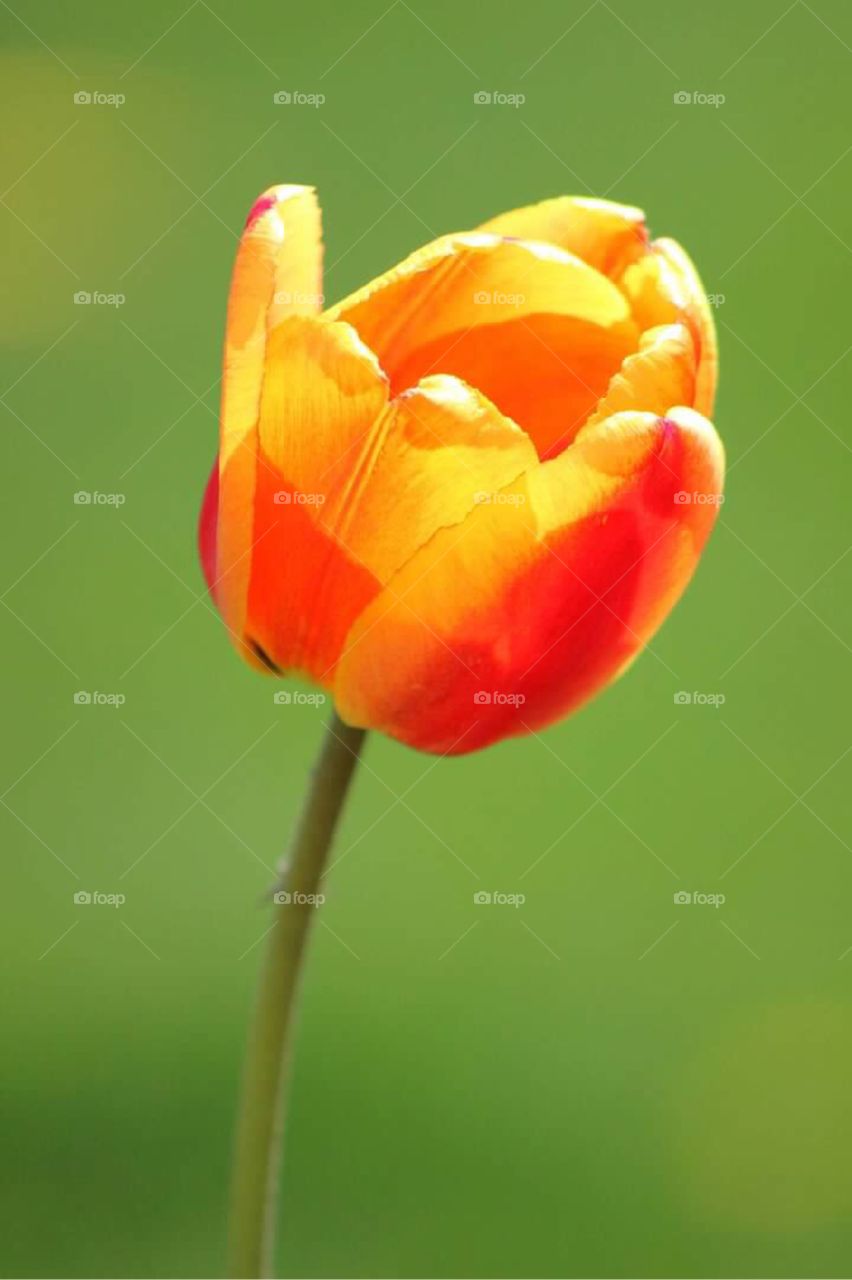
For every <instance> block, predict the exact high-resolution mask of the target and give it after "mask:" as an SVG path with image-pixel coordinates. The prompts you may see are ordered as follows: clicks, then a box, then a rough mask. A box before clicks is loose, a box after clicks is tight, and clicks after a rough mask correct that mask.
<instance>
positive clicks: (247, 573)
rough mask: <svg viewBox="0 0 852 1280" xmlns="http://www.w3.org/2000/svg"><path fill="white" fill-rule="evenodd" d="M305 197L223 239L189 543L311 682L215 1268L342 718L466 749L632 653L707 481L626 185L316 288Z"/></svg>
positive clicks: (705, 310) (276, 1107) (312, 891)
mask: <svg viewBox="0 0 852 1280" xmlns="http://www.w3.org/2000/svg"><path fill="white" fill-rule="evenodd" d="M321 255H322V248H321V233H320V217H319V209H318V206H317V202H316V198H315V195H314V192H313V191H312V190H311V189H310V188H307V187H298V186H286V187H273V188H271V189H270V190H269V191H267V192H266V193H265V194H264V195H263V196H261V197H260V199H259V200H258V201H257V202H256V204H255V205H254V207H253V208H252V210H251V213H250V214H249V218H248V222H247V224H246V228H245V231H244V233H243V236H242V239H241V241H240V246H239V250H238V253H237V261H236V266H235V269H234V276H233V283H232V286H231V294H230V301H229V305H228V318H227V333H226V342H225V368H224V378H223V399H222V417H221V437H220V442H219V455H218V459H217V461H216V464H215V466H214V468H213V472H212V474H211V477H210V480H209V483H208V486H207V491H206V494H205V497H204V502H203V505H202V513H201V523H200V535H199V540H200V552H201V560H202V565H203V568H204V573H205V576H206V579H207V583H208V586H209V589H210V592H211V594H212V597H213V599H214V601H215V603H216V606H217V608H218V610H219V612H220V614H221V616H222V619H223V621H224V623H225V625H226V627H227V630H228V632H229V633H230V636H231V639H232V641H233V643H234V645H235V647H236V648H237V650H238V652H239V653H240V654H241V655H242V656H243V657H244V658H245V660H246V661H247V662H249V663H250V664H251V665H252V666H254V667H256V668H258V669H259V670H261V671H265V672H268V673H271V674H273V675H277V676H283V675H285V674H288V673H297V674H300V675H302V676H305V677H308V678H309V679H311V680H313V681H315V682H316V683H318V684H319V685H320V686H321V687H322V688H324V689H325V690H327V691H328V692H329V693H330V694H331V695H332V696H333V699H334V704H335V708H336V710H335V714H334V715H333V716H332V717H331V720H330V723H329V725H328V729H327V733H326V736H325V740H324V745H323V748H322V751H321V754H320V757H319V761H318V765H317V769H316V771H315V773H314V776H313V780H312V783H311V786H310V787H309V789H308V793H307V797H306V801H305V805H304V808H303V810H302V814H301V817H300V819H299V822H298V823H297V826H296V828H295V831H294V835H293V838H292V841H291V845H290V851H289V855H288V860H287V863H286V865H285V868H284V871H283V873H282V879H281V883H280V886H279V887H280V889H281V890H282V891H281V892H278V893H276V894H275V901H276V906H275V915H274V919H273V924H272V925H271V926H270V929H269V931H268V939H267V947H266V959H265V961H264V966H263V969H262V973H261V980H260V990H259V994H258V1000H257V1005H256V1011H255V1016H254V1021H253V1023H252V1027H251V1030H250V1034H249V1043H248V1049H247V1057H246V1069H245V1075H244V1086H243V1101H242V1106H241V1111H240V1118H239V1122H238V1126H237V1142H236V1151H235V1160H234V1175H233V1185H232V1195H231V1215H230V1222H231V1225H230V1232H229V1236H230V1267H231V1274H232V1275H238V1276H257V1275H261V1274H263V1275H268V1274H270V1268H271V1266H272V1253H273V1245H274V1234H275V1233H274V1225H275V1206H276V1176H277V1174H276V1171H277V1167H278V1159H279V1147H280V1142H279V1137H280V1134H281V1132H282V1128H283V1105H284V1103H283V1099H284V1095H285V1087H284V1086H285V1082H286V1067H287V1063H288V1061H289V1057H290V1050H289V1042H290V1035H291V1030H292V1025H293V1016H294V1000H295V992H296V990H297V987H298V982H299V976H300V971H301V966H302V963H303V959H304V953H305V945H306V940H307V937H308V934H309V931H310V923H311V914H312V907H311V906H310V903H311V902H314V901H317V900H318V897H319V896H320V895H318V894H317V890H318V889H319V887H320V885H321V884H322V877H323V874H324V869H325V865H326V860H327V857H328V853H329V849H330V846H331V841H332V839H333V835H334V831H335V827H336V825H337V822H338V820H339V817H340V814H341V810H342V806H343V803H344V799H345V796H346V794H347V790H348V788H349V785H350V783H351V779H352V777H353V771H354V768H355V765H356V763H357V759H358V756H359V753H360V751H361V748H362V745H363V740H364V731H365V730H366V729H368V728H370V729H380V730H382V731H383V732H385V733H387V734H390V735H391V736H392V737H394V738H397V739H399V740H400V741H402V742H405V743H407V744H408V745H410V746H412V747H416V748H419V749H420V750H422V751H429V752H434V753H439V754H442V755H443V754H461V753H463V752H468V751H473V750H476V749H478V748H481V747H485V746H488V745H489V744H491V743H494V742H497V741H499V740H501V739H503V738H506V737H509V736H511V735H514V734H520V733H527V732H531V731H534V730H537V729H539V728H541V727H543V726H546V725H548V724H550V723H552V722H553V721H555V720H557V719H558V718H560V717H561V716H564V715H566V714H568V713H569V712H571V711H572V710H574V709H575V708H576V707H578V706H580V705H581V704H582V703H583V702H585V701H587V700H588V699H589V698H591V697H592V696H593V695H594V694H595V693H597V692H598V691H599V690H601V689H602V688H604V687H605V686H606V685H607V684H609V683H610V682H611V681H612V680H613V679H614V678H615V677H616V676H617V675H619V674H620V673H621V672H622V671H623V670H624V669H625V668H626V667H627V666H628V665H629V663H630V662H631V661H632V660H633V658H634V657H636V655H637V654H638V653H639V651H640V650H641V648H642V647H643V645H645V644H646V643H647V642H648V640H649V639H650V637H651V636H652V635H653V634H654V632H655V631H656V629H657V628H658V627H659V626H660V624H661V623H662V621H663V620H664V618H665V617H666V615H667V614H668V612H669V610H670V609H671V608H672V606H673V605H674V604H675V602H676V600H677V599H678V597H679V596H680V595H681V593H682V592H683V590H684V588H685V587H686V584H687V582H688V581H689V579H690V577H691V575H692V573H693V570H694V569H695V566H696V563H697V561H698V558H699V556H700V554H701V551H702V548H703V546H704V543H705V542H706V540H707V537H708V535H709V533H710V530H711V528H712V525H713V521H714V519H715V516H716V513H717V510H718V504H719V502H720V501H721V492H720V491H721V485H722V472H723V455H722V446H721V444H720V442H719V439H718V437H717V435H716V432H715V430H714V428H713V426H712V425H711V423H710V422H709V421H708V415H709V414H710V413H712V409H713V396H714V392H715V384H716V364H717V356H716V338H715V331H714V327H713V320H712V317H711V313H710V309H709V307H708V304H707V300H706V297H705V295H704V292H703V289H702V287H701V283H700V281H699V279H698V276H697V274H696V272H695V268H694V267H693V265H692V263H691V262H690V260H689V259H688V258H687V256H686V254H685V253H684V252H683V250H682V249H681V248H680V247H679V246H678V245H677V244H676V243H675V242H674V241H671V240H656V241H650V240H649V238H648V234H647V231H646V229H645V223H644V218H643V215H642V214H641V212H640V211H639V210H638V209H633V208H630V207H627V206H623V205H617V204H612V203H609V202H607V201H604V200H590V199H580V198H569V197H565V198H559V199H554V200H546V201H544V202H543V203H541V204H538V205H534V206H532V207H530V208H525V209H518V210H516V211H515V212H513V213H506V214H502V215H501V216H499V217H497V218H495V219H493V220H492V221H491V222H488V223H486V224H485V225H484V226H483V227H480V228H479V229H478V230H476V231H472V232H465V233H462V234H457V235H448V236H442V237H440V238H439V239H437V240H435V241H433V242H432V243H431V244H428V245H426V246H425V247H424V248H422V249H420V250H418V251H417V252H416V253H414V254H412V255H411V257H409V258H407V259H406V260H405V261H404V262H402V263H401V264H400V265H399V266H397V267H394V268H393V269H392V270H391V271H389V272H387V273H386V274H385V275H383V276H380V277H379V278H378V279H377V280H374V281H373V282H372V283H371V284H368V285H367V286H365V287H364V288H363V289H360V290H358V292H356V293H354V294H353V295H352V296H351V297H348V298H346V299H344V300H343V301H342V302H339V303H337V304H336V305H335V306H333V307H332V308H331V309H329V310H326V311H323V310H322V262H321Z"/></svg>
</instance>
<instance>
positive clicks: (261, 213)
mask: <svg viewBox="0 0 852 1280" xmlns="http://www.w3.org/2000/svg"><path fill="white" fill-rule="evenodd" d="M321 290H322V237H321V228H320V211H319V206H318V204H317V200H316V195H315V194H314V191H313V190H312V189H311V188H309V187H299V186H279V187H270V189H269V190H268V191H266V192H264V194H263V195H262V196H261V197H260V198H259V199H258V200H257V201H255V204H254V205H253V207H252V210H251V212H250V213H249V216H248V220H247V222H246V226H245V230H244V231H243V235H242V238H241V240H240V245H239V248H238V250H237V258H236V262H235V264H234V271H233V276H232V279H231V292H230V295H229V298H228V316H227V328H226V336H225V358H224V371H223V376H222V415H221V441H220V453H219V465H220V471H221V473H222V474H223V475H224V472H225V470H226V468H227V469H228V472H229V483H228V484H227V485H225V484H223V485H222V487H221V491H220V511H221V512H222V518H221V519H220V522H219V557H220V563H221V565H222V566H223V568H221V569H220V571H219V575H218V576H219V583H218V587H217V599H218V601H219V606H220V608H221V610H222V613H223V616H224V617H225V621H226V622H227V623H228V625H229V626H230V627H231V628H233V629H234V630H235V631H237V632H238V633H239V632H241V631H242V623H243V619H244V615H245V596H246V587H247V573H248V564H249V560H248V551H249V548H250V546H251V509H252V493H253V485H254V457H255V448H256V443H255V440H254V431H255V426H256V423H257V417H258V411H259V406H260V392H261V383H262V380H263V369H264V361H265V358H266V335H267V331H268V329H269V328H270V327H271V326H272V325H274V324H275V323H276V322H277V321H278V320H279V319H280V318H281V317H282V316H283V315H286V314H289V313H296V314H299V313H314V312H317V311H319V309H320V307H321V304H322V298H321Z"/></svg>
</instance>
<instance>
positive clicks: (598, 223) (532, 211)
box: [480, 196, 648, 276]
mask: <svg viewBox="0 0 852 1280" xmlns="http://www.w3.org/2000/svg"><path fill="white" fill-rule="evenodd" d="M480 230H481V231H490V232H493V233H494V234H495V235H498V236H517V237H519V238H520V239H522V240H544V241H546V243H547V244H555V245H558V246H559V247H560V249H567V250H568V252H569V253H574V254H576V255H577V257H578V258H582V259H583V261H584V262H588V264H589V266H591V267H594V268H595V269H596V270H597V271H601V272H603V274H604V275H608V276H617V275H620V274H621V272H622V271H624V269H625V268H626V267H627V266H628V265H629V264H630V263H631V262H634V261H635V260H636V259H637V258H638V257H641V256H642V255H643V254H644V253H645V251H646V248H647V244H648V231H647V228H646V226H645V215H644V213H643V212H642V210H641V209H634V208H633V207H632V206H631V205H625V204H613V203H612V201H610V200H598V199H595V198H593V197H588V196H556V197H555V198H554V199H552V200H542V201H540V203H539V204H531V205H527V206H526V208H524V209H513V210H512V211H511V212H510V213H500V214H498V215H497V217H496V218H491V219H490V220H489V221H488V222H486V223H484V224H483V225H482V227H480Z"/></svg>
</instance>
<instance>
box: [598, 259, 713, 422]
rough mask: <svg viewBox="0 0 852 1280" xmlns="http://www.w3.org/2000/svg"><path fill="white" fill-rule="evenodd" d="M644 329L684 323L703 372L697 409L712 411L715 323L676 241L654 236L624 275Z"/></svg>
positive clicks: (694, 273) (624, 285)
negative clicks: (659, 238) (691, 338)
mask: <svg viewBox="0 0 852 1280" xmlns="http://www.w3.org/2000/svg"><path fill="white" fill-rule="evenodd" d="M619 283H620V285H621V288H622V289H623V290H624V292H625V295H626V296H627V297H628V298H629V300H630V303H631V306H632V308H633V314H634V316H635V317H636V320H637V322H638V324H639V327H640V328H641V329H651V328H654V327H655V326H657V325H661V324H672V323H674V322H680V323H683V324H686V325H687V326H688V327H689V330H690V332H691V333H692V337H693V339H694V341H695V349H696V358H697V365H698V372H697V378H696V389H695V408H696V409H697V410H698V412H699V413H703V414H706V415H710V414H711V413H712V412H713V402H714V399H715V394H716V378H717V373H718V366H719V353H718V344H717V339H716V325H715V322H714V320H713V312H712V310H711V308H710V304H709V302H708V301H707V294H706V293H705V291H704V286H703V285H702V283H701V280H700V278H699V275H698V272H697V271H696V269H695V266H694V264H693V263H692V261H691V260H690V258H689V257H688V256H687V254H686V253H685V252H684V250H683V249H682V248H681V246H680V245H679V244H678V243H677V242H676V241H674V240H655V241H654V242H653V244H652V245H651V251H650V253H648V254H647V255H646V256H645V257H644V258H642V259H640V260H639V261H638V262H635V263H633V264H632V265H631V266H630V267H628V268H627V270H626V271H625V273H624V275H623V277H622V278H621V280H620V282H619Z"/></svg>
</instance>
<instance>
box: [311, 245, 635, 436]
mask: <svg viewBox="0 0 852 1280" xmlns="http://www.w3.org/2000/svg"><path fill="white" fill-rule="evenodd" d="M329 318H331V319H340V320H346V321H348V322H349V323H350V324H351V325H353V326H354V327H355V329H356V330H357V331H358V333H359V335H360V336H361V338H362V339H363V341H364V342H365V343H366V345H367V346H368V347H369V348H370V349H371V350H372V351H374V352H375V353H376V355H377V356H378V358H379V361H380V363H381V366H382V368H383V370H384V371H385V373H386V374H387V375H388V378H389V379H390V384H391V392H392V394H397V393H399V392H401V391H404V390H405V389H406V388H408V387H410V386H414V385H416V384H417V382H418V381H419V380H420V379H421V378H423V377H427V376H429V375H430V374H449V375H453V376H455V377H457V378H460V379H462V380H463V381H465V382H467V383H469V384H470V385H471V386H474V387H477V388H478V389H479V390H480V391H481V392H482V393H483V394H484V395H486V396H487V397H488V399H489V400H490V401H492V402H493V403H494V404H495V405H496V406H497V408H498V409H499V410H500V411H501V412H502V413H503V414H505V415H506V416H507V417H510V418H512V419H513V421H515V422H516V423H518V425H519V426H520V427H522V428H523V430H524V431H525V432H526V433H527V434H528V435H529V437H530V438H531V440H532V441H533V443H534V445H535V447H536V450H537V453H538V456H539V457H540V458H546V457H550V456H553V455H554V454H556V453H559V452H561V450H562V449H564V448H565V447H566V446H567V445H568V444H570V442H571V440H572V439H573V437H574V435H575V434H576V432H577V431H578V430H579V428H580V427H581V426H582V424H583V422H584V420H585V419H586V418H587V417H588V415H589V414H590V413H591V411H592V410H593V409H594V407H595V405H596V404H597V402H598V400H599V399H600V398H601V396H603V395H604V394H605V392H606V390H607V387H608V386H609V383H610V380H611V378H612V376H613V374H614V373H615V372H616V371H617V370H618V369H619V368H620V366H621V364H622V362H623V360H624V359H625V357H626V356H627V355H629V354H630V353H631V352H632V351H635V350H636V347H637V343H638V329H637V326H636V323H635V321H634V320H633V317H632V315H631V313H630V308H629V305H628V302H627V299H626V298H625V297H624V294H623V293H622V292H621V291H620V290H619V289H618V288H617V287H616V286H615V285H614V284H613V283H612V281H610V280H609V279H608V278H607V277H606V276H604V275H602V274H601V273H600V272H598V271H596V270H595V269H594V268H593V267H590V266H589V265H588V264H587V263H585V262H582V261H581V260H580V259H579V258H577V257H574V256H573V255H572V254H570V253H568V252H566V251H565V250H563V249H560V248H558V247H556V246H549V245H545V244H542V243H532V242H526V241H520V240H507V239H503V238H501V237H498V236H494V235H484V234H482V233H475V234H469V235H460V236H447V237H444V238H443V239H442V240H439V241H436V242H435V243H434V244H432V245H427V246H426V248H425V249H422V250H419V251H418V253H416V254H413V255H412V257H411V258H409V259H407V260H406V261H405V262H404V263H402V264H401V265H400V266H399V267H396V268H394V269H393V270H392V271H390V272H388V273H387V275H385V276H383V277H380V279H378V280H376V281H374V282H373V283H372V284H370V285H368V286H367V287H366V288H365V289H362V290H360V291H359V292H358V293H356V294H354V295H353V296H352V297H351V298H347V299H346V300H345V301H343V302H341V303H339V304H338V305H337V306H336V307H335V308H334V309H333V310H332V311H331V312H330V313H329Z"/></svg>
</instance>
